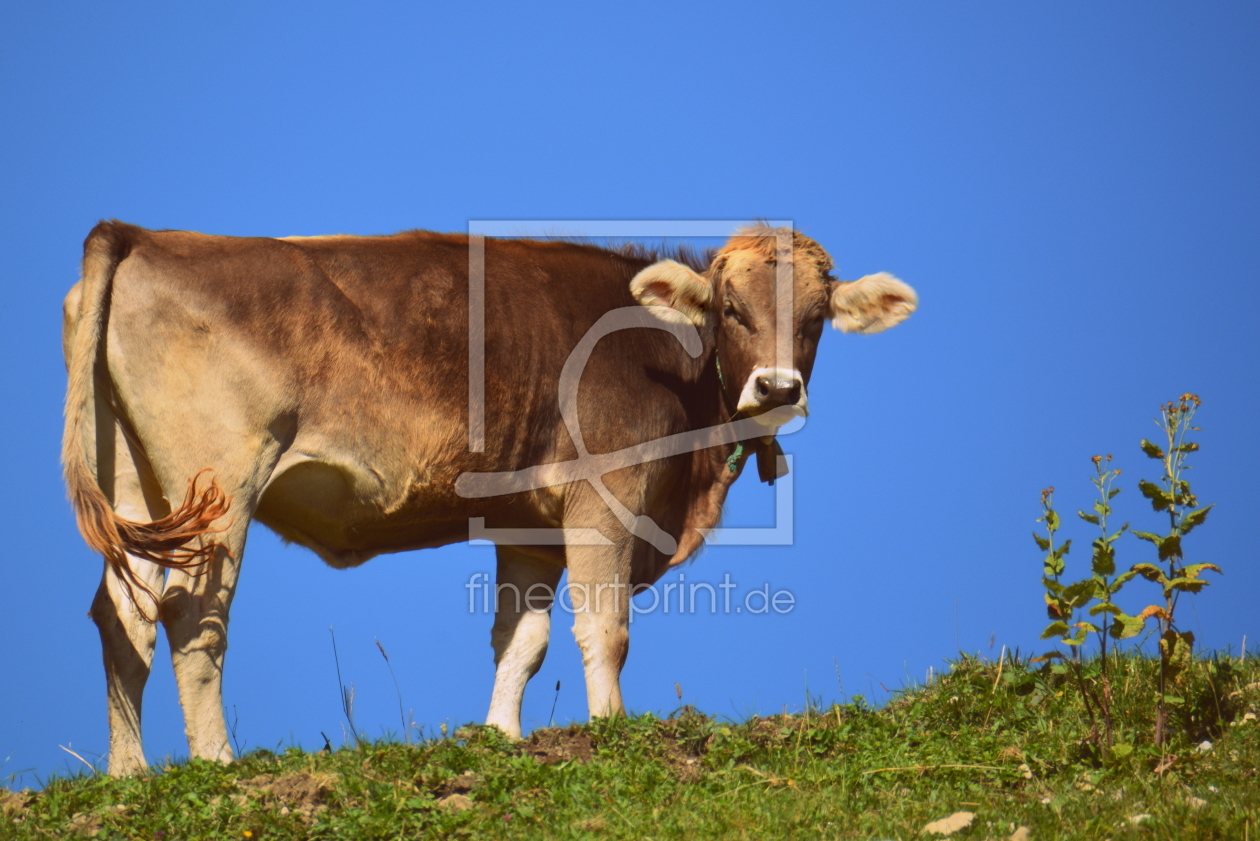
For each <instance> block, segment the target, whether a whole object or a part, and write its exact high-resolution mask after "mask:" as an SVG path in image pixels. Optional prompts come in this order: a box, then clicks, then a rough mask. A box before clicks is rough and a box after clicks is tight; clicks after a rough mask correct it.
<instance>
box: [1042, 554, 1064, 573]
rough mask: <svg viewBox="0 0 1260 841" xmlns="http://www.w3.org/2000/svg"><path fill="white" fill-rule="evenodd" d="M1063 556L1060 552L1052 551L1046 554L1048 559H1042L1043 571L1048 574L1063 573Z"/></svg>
mask: <svg viewBox="0 0 1260 841" xmlns="http://www.w3.org/2000/svg"><path fill="white" fill-rule="evenodd" d="M1063 566H1064V564H1063V556H1062V555H1060V554H1059V553H1058V552H1051V553H1050V554H1048V555H1046V559H1045V560H1044V561H1042V564H1041V569H1042V573H1043V574H1044V575H1046V576H1051V575H1062V574H1063Z"/></svg>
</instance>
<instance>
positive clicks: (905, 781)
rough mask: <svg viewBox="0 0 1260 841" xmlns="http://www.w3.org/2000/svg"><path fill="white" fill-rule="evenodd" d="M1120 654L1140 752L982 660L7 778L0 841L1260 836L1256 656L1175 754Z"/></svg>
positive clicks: (1203, 689)
mask: <svg viewBox="0 0 1260 841" xmlns="http://www.w3.org/2000/svg"><path fill="white" fill-rule="evenodd" d="M1112 668H1113V671H1112V687H1113V692H1114V706H1115V709H1116V712H1117V715H1116V718H1117V723H1118V739H1117V742H1118V743H1120V744H1123V745H1131V746H1132V750H1131V751H1127V752H1126V750H1124V749H1122V750H1120V751H1113V752H1110V753H1108V752H1106V751H1104V750H1101V749H1100V748H1099V747H1098V746H1097V744H1096V740H1095V739H1091V738H1090V733H1089V729H1090V728H1089V724H1088V719H1087V717H1086V715H1085V713H1084V711H1083V708H1082V707H1081V704H1080V701H1079V698H1078V693H1077V692H1076V690H1075V688H1074V687H1073V685H1072V684H1071V683H1069V682H1068V681H1067V680H1066V679H1065V678H1064V677H1063V676H1061V675H1056V674H1053V673H1052V672H1051V671H1050V670H1049V669H1048V668H1042V669H1038V668H1036V667H1033V666H1029V665H1027V664H1025V663H1020V662H1015V663H1012V662H1011V661H1009V660H1008V661H1006V662H1005V663H1002V664H994V663H988V662H981V661H978V660H976V659H973V658H969V657H968V658H964V659H962V660H960V661H958V662H955V663H953V664H952V665H951V669H950V671H949V672H948V673H947V674H944V675H942V676H941V677H940V678H939V679H938V680H936V681H935V682H934V683H933V684H932V685H930V686H924V687H916V688H913V689H910V690H907V691H904V692H901V693H899V694H898V695H897V696H896V697H895V698H894V699H893V700H892V701H891V702H890V703H888V704H887V705H886V706H884V707H883V708H880V709H872V708H870V707H869V706H867V705H865V704H864V703H862V702H861V700H860V699H856V698H855V699H854V703H848V704H843V705H837V706H832V707H830V708H825V709H823V708H816V707H813V706H811V707H810V708H808V709H806V710H804V711H803V712H800V713H797V714H793V715H783V716H771V717H769V718H753V719H750V720H748V721H745V722H740V723H734V722H729V721H722V720H717V719H714V718H710V717H708V716H705V715H702V714H700V713H698V712H696V711H694V710H692V709H690V708H684V709H682V710H680V711H679V712H677V713H676V714H675V715H673V716H671V717H670V718H668V719H661V718H657V717H655V716H652V715H643V716H637V717H632V718H625V719H619V720H606V721H597V722H594V723H592V724H590V725H582V726H573V727H569V728H556V729H549V730H542V731H538V732H536V733H535V734H534V735H533V736H532V737H531V738H530V739H528V740H526V741H524V742H518V743H513V742H510V741H508V740H507V739H505V738H503V737H502V736H501V735H500V734H499V732H498V731H497V730H491V729H486V728H480V727H471V726H470V727H466V728H463V729H461V730H459V731H457V733H456V734H455V737H454V738H447V739H436V740H433V741H429V742H425V743H422V744H419V745H411V746H406V745H401V744H397V743H379V744H371V745H364V746H363V747H361V748H358V749H354V750H351V749H344V750H338V751H334V752H332V753H318V754H307V753H303V752H301V751H300V750H297V749H291V750H288V751H286V752H284V753H283V754H280V755H275V754H271V753H268V752H265V751H258V752H255V753H252V754H250V755H248V756H246V757H245V758H243V759H242V760H240V761H238V762H236V763H235V764H233V765H230V766H220V765H215V764H210V763H205V762H188V763H185V764H180V765H174V766H171V767H168V768H164V769H160V770H156V771H155V772H154V774H153V775H152V776H149V777H145V778H136V779H122V780H115V779H110V778H108V777H104V776H91V777H88V776H85V777H79V778H74V779H57V780H53V781H52V782H50V783H49V784H48V785H47V786H46V787H45V788H44V789H43V790H42V791H40V792H38V793H32V792H21V793H13V794H6V793H4V792H3V791H2V790H0V838H3V839H8V838H66V837H76V836H78V837H96V838H102V839H104V838H127V839H163V841H174V839H194V838H195V839H202V838H206V839H210V838H214V839H219V838H223V839H229V838H230V839H237V840H238V841H239V839H251V841H253V840H254V839H280V838H283V839H290V838H345V839H359V838H364V839H367V838H390V839H393V838H406V839H410V838H426V837H433V838H438V837H442V838H446V837H461V838H477V839H480V838H605V837H611V838H655V839H663V838H683V839H687V841H695V839H701V838H737V839H738V838H749V839H765V838H856V839H889V838H898V839H909V838H920V837H933V836H930V835H928V834H925V833H924V832H923V830H924V827H925V826H926V825H927V824H928V823H929V822H930V821H935V820H938V819H940V818H944V817H946V816H949V815H950V814H952V813H955V812H959V811H967V812H972V813H974V820H973V821H972V823H971V825H970V826H969V827H967V828H965V829H962V830H961V831H959V832H957V833H956V834H955V835H953V836H951V837H952V838H975V839H987V838H1003V839H1004V838H1008V837H1010V836H1011V834H1012V832H1013V831H1014V830H1015V829H1016V828H1017V827H1027V828H1028V830H1029V837H1031V838H1033V839H1072V838H1090V839H1094V838H1096V839H1104V838H1116V839H1119V838H1142V839H1178V840H1179V841H1180V839H1211V838H1229V839H1250V838H1257V839H1260V770H1258V769H1260V721H1257V720H1255V716H1256V715H1257V714H1260V658H1256V657H1250V658H1248V659H1247V660H1246V661H1245V662H1241V663H1240V662H1239V661H1238V660H1237V659H1236V658H1233V659H1227V658H1224V657H1218V658H1213V659H1199V660H1196V661H1195V663H1194V665H1193V668H1192V669H1191V672H1190V675H1189V677H1188V682H1187V684H1186V685H1185V687H1184V688H1183V697H1184V698H1185V703H1184V704H1183V705H1181V706H1179V707H1177V708H1175V710H1174V724H1175V727H1174V732H1173V740H1172V743H1171V744H1170V745H1169V746H1168V747H1167V749H1166V752H1164V753H1160V752H1158V751H1156V750H1155V749H1154V748H1153V747H1152V746H1151V742H1150V729H1151V725H1152V721H1153V709H1152V704H1151V702H1150V698H1151V688H1150V687H1151V686H1152V685H1153V678H1154V673H1155V670H1156V669H1157V668H1158V665H1157V663H1156V662H1153V661H1151V660H1149V659H1145V658H1141V657H1138V656H1134V655H1125V656H1122V657H1121V658H1120V659H1119V660H1118V661H1116V663H1115V665H1114V666H1113V667H1112ZM1204 741H1209V742H1211V748H1210V749H1204V750H1200V749H1199V745H1200V744H1201V743H1202V742H1204ZM1120 754H1123V755H1120ZM1174 757H1175V758H1174ZM1140 815H1145V816H1147V817H1145V818H1139V819H1136V820H1134V819H1135V818H1137V816H1140Z"/></svg>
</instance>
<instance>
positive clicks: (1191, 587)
mask: <svg viewBox="0 0 1260 841" xmlns="http://www.w3.org/2000/svg"><path fill="white" fill-rule="evenodd" d="M1211 583H1212V582H1211V581H1204V580H1203V579H1202V578H1185V577H1184V576H1183V577H1180V578H1174V579H1173V580H1172V581H1169V582H1168V583H1167V584H1165V585H1164V595H1168V594H1169V593H1171V592H1172V591H1173V590H1180V591H1182V592H1186V593H1197V592H1199V591H1200V590H1202V589H1203V588H1204V587H1206V586H1207V585H1209V584H1211Z"/></svg>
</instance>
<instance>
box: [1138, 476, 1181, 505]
mask: <svg viewBox="0 0 1260 841" xmlns="http://www.w3.org/2000/svg"><path fill="white" fill-rule="evenodd" d="M1138 490H1140V491H1141V492H1142V496H1144V497H1146V498H1147V499H1149V500H1150V501H1151V507H1152V508H1154V509H1155V510H1156V511H1167V510H1168V506H1170V505H1172V504H1173V497H1172V494H1170V493H1167V492H1166V491H1165V490H1164V489H1163V488H1161V487H1160V486H1159V485H1155V484H1152V483H1150V482H1148V481H1146V480H1145V479H1143V480H1142V481H1140V482H1138Z"/></svg>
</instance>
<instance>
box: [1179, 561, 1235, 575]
mask: <svg viewBox="0 0 1260 841" xmlns="http://www.w3.org/2000/svg"><path fill="white" fill-rule="evenodd" d="M1205 569H1210V570H1212V572H1215V573H1219V574H1221V575H1224V574H1225V573H1223V572H1221V568H1220V567H1218V566H1217V565H1216V564H1191V565H1190V566H1188V567H1186V568H1184V569H1183V570H1182V571H1181V574H1182V575H1184V576H1185V577H1186V578H1198V577H1199V573H1201V572H1203V570H1205Z"/></svg>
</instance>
